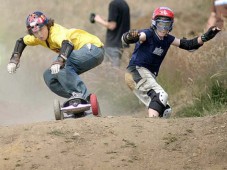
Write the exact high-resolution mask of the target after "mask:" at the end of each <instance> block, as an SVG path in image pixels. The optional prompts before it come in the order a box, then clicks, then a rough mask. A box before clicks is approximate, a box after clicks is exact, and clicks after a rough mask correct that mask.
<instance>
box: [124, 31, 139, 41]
mask: <svg viewBox="0 0 227 170" xmlns="http://www.w3.org/2000/svg"><path fill="white" fill-rule="evenodd" d="M139 36H140V34H139V31H138V30H136V29H131V30H129V32H128V35H127V38H128V40H135V39H136V40H137V41H138V40H139Z"/></svg>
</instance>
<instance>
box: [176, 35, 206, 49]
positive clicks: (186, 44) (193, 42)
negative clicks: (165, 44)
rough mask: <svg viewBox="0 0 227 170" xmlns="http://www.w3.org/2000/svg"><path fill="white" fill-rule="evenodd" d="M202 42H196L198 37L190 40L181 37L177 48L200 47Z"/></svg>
mask: <svg viewBox="0 0 227 170" xmlns="http://www.w3.org/2000/svg"><path fill="white" fill-rule="evenodd" d="M202 45H203V44H199V43H198V37H196V38H193V39H191V40H187V39H186V38H183V39H181V40H180V46H179V48H182V49H184V50H196V49H198V48H199V47H201V46H202Z"/></svg>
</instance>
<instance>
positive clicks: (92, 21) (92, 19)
mask: <svg viewBox="0 0 227 170" xmlns="http://www.w3.org/2000/svg"><path fill="white" fill-rule="evenodd" d="M90 22H91V23H92V24H94V23H95V13H91V14H90Z"/></svg>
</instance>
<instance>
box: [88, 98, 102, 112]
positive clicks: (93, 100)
mask: <svg viewBox="0 0 227 170" xmlns="http://www.w3.org/2000/svg"><path fill="white" fill-rule="evenodd" d="M90 103H91V110H92V114H93V115H94V116H101V113H100V108H99V103H98V99H97V97H96V95H95V94H91V96H90Z"/></svg>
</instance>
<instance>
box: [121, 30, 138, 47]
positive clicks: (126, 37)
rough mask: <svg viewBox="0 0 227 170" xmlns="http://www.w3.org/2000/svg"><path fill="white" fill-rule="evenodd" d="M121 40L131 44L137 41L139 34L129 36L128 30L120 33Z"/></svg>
mask: <svg viewBox="0 0 227 170" xmlns="http://www.w3.org/2000/svg"><path fill="white" fill-rule="evenodd" d="M121 41H122V42H123V43H125V44H133V43H136V42H137V41H139V34H138V35H137V36H135V37H133V36H131V35H130V33H129V32H126V33H124V34H123V35H122V38H121Z"/></svg>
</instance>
